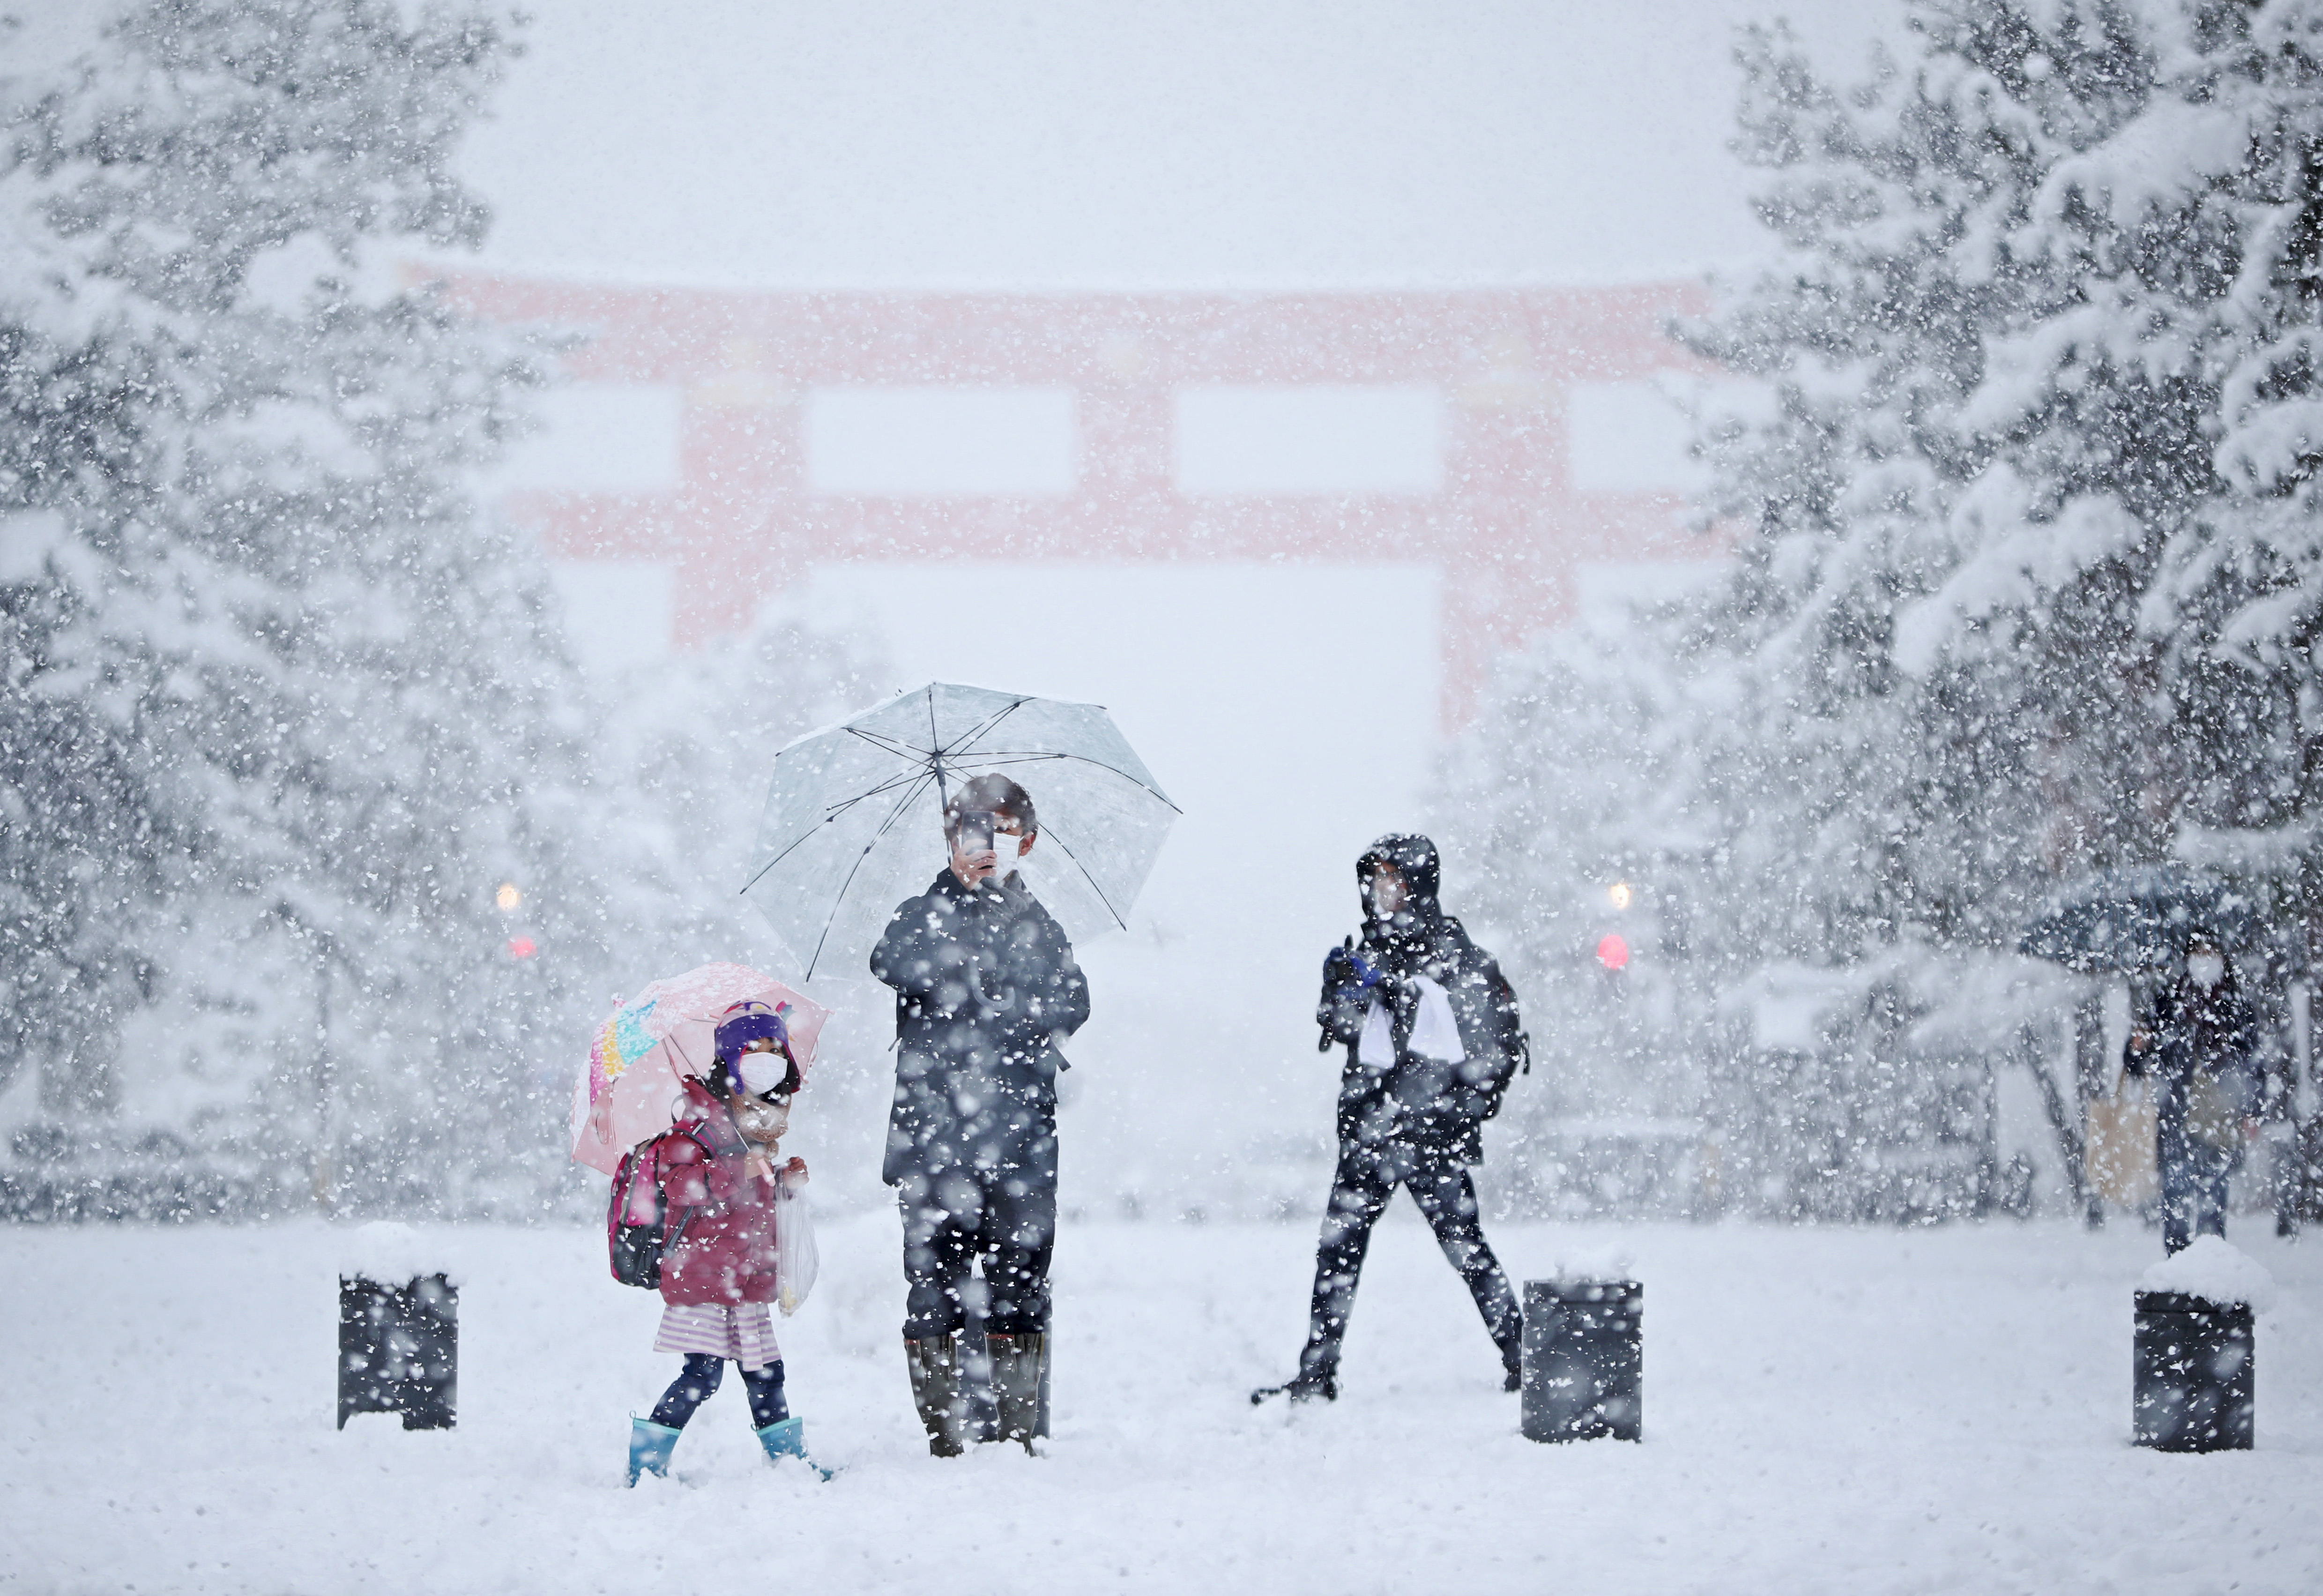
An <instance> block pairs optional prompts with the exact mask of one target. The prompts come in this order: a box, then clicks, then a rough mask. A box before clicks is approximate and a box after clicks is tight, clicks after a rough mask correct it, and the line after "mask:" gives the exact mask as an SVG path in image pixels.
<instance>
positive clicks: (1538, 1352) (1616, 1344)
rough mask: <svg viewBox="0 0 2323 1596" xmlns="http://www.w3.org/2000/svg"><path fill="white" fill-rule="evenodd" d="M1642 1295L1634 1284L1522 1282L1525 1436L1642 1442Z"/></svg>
mask: <svg viewBox="0 0 2323 1596" xmlns="http://www.w3.org/2000/svg"><path fill="white" fill-rule="evenodd" d="M1645 1309H1646V1289H1645V1287H1643V1286H1642V1285H1640V1284H1639V1283H1638V1282H1637V1281H1635V1280H1527V1281H1526V1282H1525V1296H1524V1417H1523V1426H1524V1436H1525V1439H1526V1440H1528V1441H1588V1440H1594V1439H1596V1438H1598V1437H1600V1436H1607V1435H1610V1436H1611V1437H1612V1438H1613V1439H1614V1440H1616V1441H1635V1440H1639V1439H1640V1438H1641V1435H1642V1433H1643V1426H1644V1406H1643V1396H1642V1392H1641V1390H1640V1387H1641V1385H1642V1382H1643V1375H1644V1366H1645V1339H1644V1338H1645V1328H1644V1327H1645Z"/></svg>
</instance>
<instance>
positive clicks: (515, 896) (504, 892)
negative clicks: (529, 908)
mask: <svg viewBox="0 0 2323 1596" xmlns="http://www.w3.org/2000/svg"><path fill="white" fill-rule="evenodd" d="M492 902H493V903H498V904H499V905H500V913H503V914H513V913H516V912H517V908H518V906H519V905H520V904H521V903H523V902H524V894H522V893H520V892H519V891H518V890H517V885H516V883H515V882H513V881H503V882H501V883H500V891H498V892H496V893H494V894H492Z"/></svg>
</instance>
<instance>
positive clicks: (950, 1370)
mask: <svg viewBox="0 0 2323 1596" xmlns="http://www.w3.org/2000/svg"><path fill="white" fill-rule="evenodd" d="M904 1368H906V1369H908V1370H909V1371H911V1375H912V1402H913V1405H914V1407H916V1408H919V1410H920V1422H921V1423H922V1424H923V1425H925V1426H927V1427H928V1450H929V1451H930V1452H931V1453H932V1454H934V1455H936V1456H938V1457H958V1456H959V1455H960V1454H961V1453H963V1452H965V1451H967V1450H968V1447H967V1445H966V1443H965V1442H964V1441H962V1439H961V1438H960V1435H961V1430H962V1429H963V1428H964V1426H965V1425H966V1422H967V1418H968V1415H967V1413H966V1411H965V1410H964V1406H963V1404H962V1403H961V1401H960V1338H959V1337H958V1336H956V1335H936V1336H930V1337H928V1338H927V1339H926V1340H923V1341H914V1340H912V1339H911V1338H910V1337H908V1336H906V1337H905V1338H904Z"/></svg>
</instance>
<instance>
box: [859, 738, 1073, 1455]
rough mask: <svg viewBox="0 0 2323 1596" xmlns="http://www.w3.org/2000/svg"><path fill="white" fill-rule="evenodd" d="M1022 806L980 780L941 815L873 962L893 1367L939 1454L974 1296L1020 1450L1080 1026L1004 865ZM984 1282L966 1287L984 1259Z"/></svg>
mask: <svg viewBox="0 0 2323 1596" xmlns="http://www.w3.org/2000/svg"><path fill="white" fill-rule="evenodd" d="M1039 837H1040V826H1039V821H1038V819H1037V817H1036V816H1035V814H1034V812H1033V800H1032V797H1031V795H1030V794H1029V793H1026V792H1025V791H1024V788H1022V787H1020V786H1018V785H1017V784H1015V782H1012V781H1009V780H1007V779H1006V778H1005V777H1002V776H996V775H986V776H979V777H978V778H976V779H975V780H974V781H971V782H969V783H968V784H966V785H964V786H962V787H961V788H960V790H959V791H958V792H956V793H953V794H952V796H951V800H950V803H947V804H946V805H945V808H944V839H945V841H946V843H947V844H948V845H949V847H950V853H951V862H950V865H949V866H948V867H946V868H945V869H944V870H943V872H942V873H941V875H939V876H937V877H936V878H935V882H934V884H933V885H931V886H930V887H929V888H928V890H927V891H926V892H924V893H922V894H920V895H919V896H918V897H915V898H912V899H909V900H907V901H906V902H904V903H903V904H901V905H900V906H898V907H897V909H896V910H895V918H894V919H892V920H891V921H889V922H888V923H887V930H886V933H885V934H884V935H882V936H881V937H880V939H879V945H878V946H877V948H875V949H873V950H872V953H871V973H872V974H873V975H875V976H877V977H878V978H879V979H880V980H882V981H884V982H886V984H887V985H888V986H892V987H894V988H895V1037H896V1043H897V1052H896V1059H895V1105H894V1108H893V1110H892V1111H891V1113H890V1114H889V1116H888V1122H887V1156H886V1164H885V1166H884V1168H883V1169H882V1171H881V1173H882V1176H883V1178H884V1179H886V1182H887V1184H888V1185H890V1186H893V1187H895V1194H896V1198H897V1201H898V1203H899V1205H900V1206H901V1207H902V1209H903V1216H904V1275H905V1277H906V1279H907V1280H908V1281H909V1284H910V1290H909V1294H908V1296H907V1298H906V1300H905V1312H904V1359H905V1362H906V1365H907V1367H908V1368H909V1370H910V1372H911V1377H912V1396H913V1400H914V1403H915V1404H916V1405H917V1407H918V1408H919V1412H920V1418H921V1421H922V1422H923V1424H925V1425H926V1426H927V1431H928V1448H929V1450H930V1451H931V1452H933V1453H934V1454H936V1455H937V1456H939V1457H950V1456H956V1455H957V1454H959V1453H960V1451H961V1450H962V1449H963V1441H964V1433H965V1424H966V1406H965V1403H964V1400H963V1398H962V1395H961V1391H960V1332H961V1331H962V1330H963V1329H964V1328H965V1327H966V1325H967V1309H968V1298H969V1294H970V1293H971V1292H974V1293H979V1294H980V1300H981V1302H982V1305H983V1307H984V1310H985V1331H986V1339H987V1345H988V1346H989V1347H990V1349H991V1354H992V1385H993V1396H994V1399H995V1401H996V1405H997V1407H998V1409H999V1417H1000V1427H1001V1433H1002V1435H1003V1437H1004V1438H1005V1439H1010V1440H1015V1441H1020V1442H1022V1443H1024V1446H1025V1448H1026V1450H1028V1451H1029V1450H1031V1448H1032V1440H1033V1425H1034V1422H1035V1416H1036V1414H1037V1412H1038V1408H1039V1400H1040V1377H1041V1365H1042V1360H1043V1358H1044V1357H1045V1356H1046V1354H1047V1333H1048V1324H1049V1257H1050V1252H1051V1248H1052V1246H1053V1244H1054V1243H1055V1239H1056V1225H1057V1084H1056V1083H1057V1071H1058V1070H1060V1069H1063V1068H1065V1060H1064V1057H1063V1055H1062V1054H1061V1053H1060V1052H1059V1051H1058V1043H1059V1042H1060V1041H1062V1040H1063V1039H1064V1038H1066V1037H1068V1036H1070V1035H1071V1034H1072V1033H1073V1032H1076V1031H1078V1030H1079V1029H1080V1027H1081V1024H1082V1023H1083V1022H1084V1021H1086V1020H1087V1019H1088V983H1087V982H1086V981H1084V980H1083V979H1082V977H1081V971H1080V967H1079V965H1078V964H1076V963H1075V962H1074V961H1073V949H1072V944H1071V943H1070V942H1069V941H1068V940H1066V938H1065V933H1064V931H1063V929H1062V928H1061V927H1060V926H1059V925H1058V924H1057V922H1056V921H1055V920H1054V919H1052V918H1051V916H1050V914H1049V912H1048V911H1047V910H1045V909H1043V908H1042V906H1041V904H1040V903H1039V901H1038V900H1037V899H1035V898H1034V897H1033V894H1031V893H1030V892H1029V891H1027V890H1026V888H1025V886H1024V877H1023V876H1021V875H1019V874H1018V873H1017V871H1016V860H1017V859H1018V858H1021V857H1023V856H1024V854H1025V853H1028V852H1030V851H1031V849H1032V848H1033V844H1034V843H1035V842H1036V841H1037V840H1038V839H1039ZM979 1259H980V1260H981V1261H982V1262H983V1280H981V1281H980V1282H978V1281H976V1280H971V1278H970V1276H971V1274H972V1272H973V1270H974V1269H975V1267H976V1264H977V1262H978V1260H979Z"/></svg>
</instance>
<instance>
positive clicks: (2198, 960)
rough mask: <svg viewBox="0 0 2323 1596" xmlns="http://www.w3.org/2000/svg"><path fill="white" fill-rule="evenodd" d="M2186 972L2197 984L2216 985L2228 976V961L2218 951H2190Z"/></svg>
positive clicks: (2187, 957)
mask: <svg viewBox="0 0 2323 1596" xmlns="http://www.w3.org/2000/svg"><path fill="white" fill-rule="evenodd" d="M2186 973H2187V974H2188V975H2189V976H2191V977H2193V978H2194V985H2195V986H2217V984H2218V983H2219V982H2220V981H2223V980H2225V979H2226V978H2227V961H2226V959H2224V958H2223V957H2222V956H2220V955H2218V954H2216V953H2190V954H2188V955H2187V956H2186Z"/></svg>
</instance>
